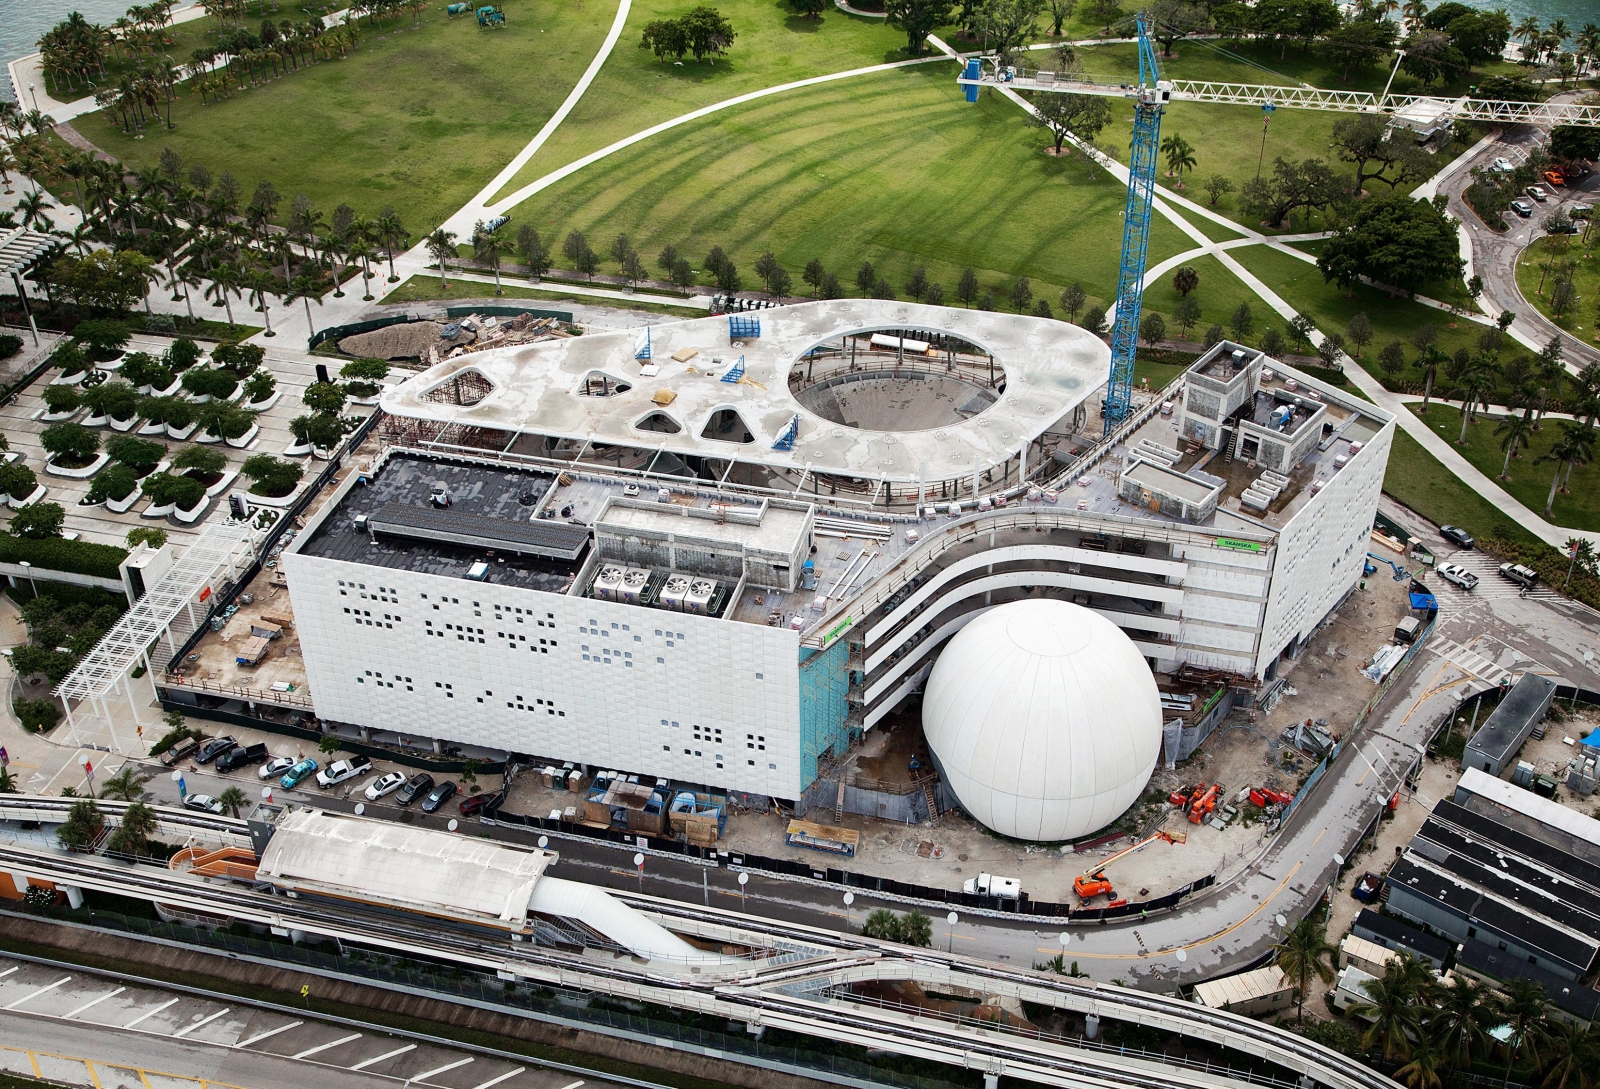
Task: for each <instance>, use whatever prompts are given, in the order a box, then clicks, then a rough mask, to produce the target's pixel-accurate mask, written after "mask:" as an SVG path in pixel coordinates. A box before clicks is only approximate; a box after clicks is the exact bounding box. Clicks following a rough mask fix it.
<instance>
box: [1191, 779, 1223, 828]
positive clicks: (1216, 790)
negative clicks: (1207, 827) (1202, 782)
mask: <svg viewBox="0 0 1600 1089" xmlns="http://www.w3.org/2000/svg"><path fill="white" fill-rule="evenodd" d="M1221 796H1222V784H1221V783H1212V784H1211V786H1209V787H1208V788H1206V790H1205V792H1204V793H1202V794H1200V795H1199V796H1198V797H1197V798H1195V799H1194V800H1193V801H1191V802H1190V803H1189V823H1190V824H1199V823H1200V822H1201V821H1203V820H1205V819H1206V817H1207V816H1209V815H1210V814H1211V811H1212V810H1214V809H1216V808H1217V799H1218V798H1220V797H1221Z"/></svg>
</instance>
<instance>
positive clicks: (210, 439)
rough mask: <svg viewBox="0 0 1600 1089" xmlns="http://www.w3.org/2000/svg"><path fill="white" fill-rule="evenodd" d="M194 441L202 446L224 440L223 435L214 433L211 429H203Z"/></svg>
mask: <svg viewBox="0 0 1600 1089" xmlns="http://www.w3.org/2000/svg"><path fill="white" fill-rule="evenodd" d="M194 441H195V442H197V443H199V444H200V445H202V446H211V445H213V444H215V443H219V442H221V441H222V436H221V435H213V434H212V433H211V432H209V431H202V432H200V434H198V435H196V436H195V437H194Z"/></svg>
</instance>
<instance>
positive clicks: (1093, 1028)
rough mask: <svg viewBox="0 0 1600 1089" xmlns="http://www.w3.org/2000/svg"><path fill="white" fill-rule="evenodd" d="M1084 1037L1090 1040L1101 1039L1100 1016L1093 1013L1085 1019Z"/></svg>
mask: <svg viewBox="0 0 1600 1089" xmlns="http://www.w3.org/2000/svg"><path fill="white" fill-rule="evenodd" d="M1083 1035H1084V1036H1085V1037H1086V1038H1087V1039H1090V1040H1098V1039H1099V1038H1100V1015H1099V1014H1098V1013H1091V1014H1089V1015H1088V1016H1087V1017H1085V1018H1084V1019H1083Z"/></svg>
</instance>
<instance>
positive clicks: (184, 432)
mask: <svg viewBox="0 0 1600 1089" xmlns="http://www.w3.org/2000/svg"><path fill="white" fill-rule="evenodd" d="M199 426H200V422H199V421H198V420H196V421H195V422H194V423H192V424H190V425H189V426H188V427H173V426H172V425H171V424H167V438H169V439H177V440H178V441H179V442H184V441H185V440H187V439H188V438H189V436H190V435H193V434H194V429H195V428H197V427H199Z"/></svg>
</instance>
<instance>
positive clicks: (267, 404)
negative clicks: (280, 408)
mask: <svg viewBox="0 0 1600 1089" xmlns="http://www.w3.org/2000/svg"><path fill="white" fill-rule="evenodd" d="M282 397H283V390H281V389H275V390H273V391H272V396H271V397H268V398H267V399H266V400H265V401H251V402H250V403H249V404H247V405H245V406H244V407H245V408H247V409H249V410H250V411H251V412H265V411H267V410H268V409H269V408H271V407H272V406H273V405H275V404H277V403H278V401H279V400H280V399H281V398H282Z"/></svg>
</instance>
